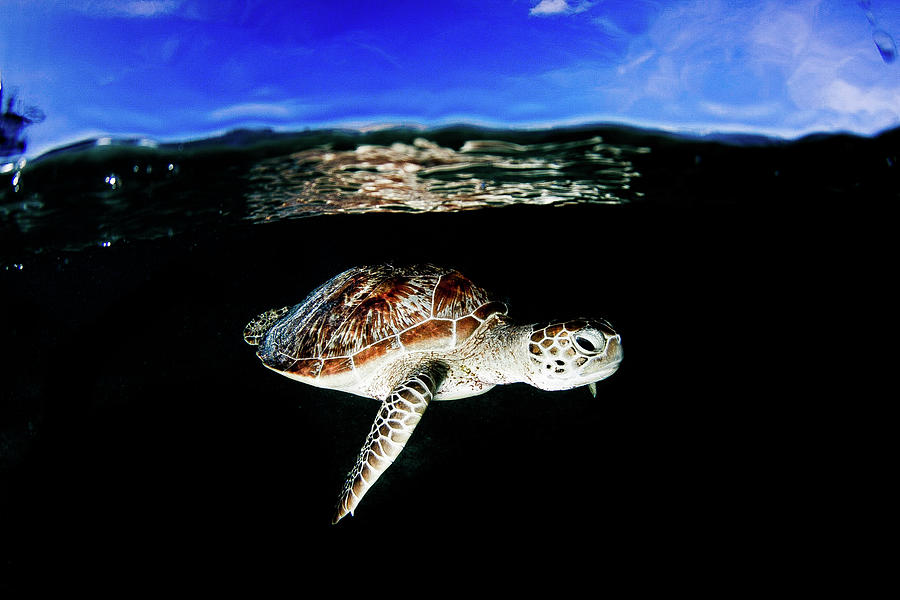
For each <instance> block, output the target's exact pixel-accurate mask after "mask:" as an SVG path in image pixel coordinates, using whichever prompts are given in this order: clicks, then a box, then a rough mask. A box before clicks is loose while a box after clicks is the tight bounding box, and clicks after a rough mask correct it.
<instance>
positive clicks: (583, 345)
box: [574, 331, 603, 354]
mask: <svg viewBox="0 0 900 600" xmlns="http://www.w3.org/2000/svg"><path fill="white" fill-rule="evenodd" d="M574 340H575V346H576V347H577V348H578V349H579V350H581V351H582V352H584V353H585V354H598V353H599V352H600V350H602V349H603V338H602V337H600V334H598V333H593V332H588V331H583V332H581V333H579V334H577V335H576V336H575V338H574Z"/></svg>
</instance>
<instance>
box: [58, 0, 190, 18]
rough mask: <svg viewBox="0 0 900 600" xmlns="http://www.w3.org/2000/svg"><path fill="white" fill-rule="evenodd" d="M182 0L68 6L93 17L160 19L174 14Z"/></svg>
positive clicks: (87, 0)
mask: <svg viewBox="0 0 900 600" xmlns="http://www.w3.org/2000/svg"><path fill="white" fill-rule="evenodd" d="M182 3H183V0H126V1H124V2H123V1H119V0H81V1H79V2H74V3H71V4H69V5H68V7H69V8H73V9H74V10H77V11H79V12H83V13H86V14H89V15H91V16H93V17H130V18H150V17H160V16H163V15H167V14H171V13H173V12H175V11H176V10H177V9H178V8H179V7H180V6H181V4H182Z"/></svg>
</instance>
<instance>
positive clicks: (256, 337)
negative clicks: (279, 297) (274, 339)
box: [244, 306, 291, 346]
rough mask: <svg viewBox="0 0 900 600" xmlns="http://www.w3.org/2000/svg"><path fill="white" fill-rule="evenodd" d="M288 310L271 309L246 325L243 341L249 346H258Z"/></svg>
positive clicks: (286, 308) (284, 308) (287, 307)
mask: <svg viewBox="0 0 900 600" xmlns="http://www.w3.org/2000/svg"><path fill="white" fill-rule="evenodd" d="M289 310H291V307H290V306H285V307H283V308H273V309H272V310H267V311H266V312H264V313H262V314H261V315H259V316H258V317H256V318H255V319H253V320H252V321H250V322H249V323H247V326H246V327H244V341H245V342H247V343H248V344H250V345H251V346H258V345H259V341H260V340H261V339H262V338H263V336H264V335H266V333H267V332H268V331H269V330H270V329H271V328H272V325H274V324H275V323H276V322H277V321H278V319H280V318H281V317H283V316H284V315H286V314H287V312H288V311H289Z"/></svg>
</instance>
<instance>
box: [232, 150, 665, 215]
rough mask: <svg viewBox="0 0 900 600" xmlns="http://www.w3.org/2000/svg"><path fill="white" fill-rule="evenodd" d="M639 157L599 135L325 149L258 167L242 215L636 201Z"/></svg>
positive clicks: (298, 153) (300, 153) (250, 177)
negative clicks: (561, 139)
mask: <svg viewBox="0 0 900 600" xmlns="http://www.w3.org/2000/svg"><path fill="white" fill-rule="evenodd" d="M646 152H649V148H646V147H627V146H617V145H611V144H604V143H603V139H602V138H600V137H591V138H588V139H585V140H577V141H570V142H562V143H544V144H530V145H521V144H517V143H513V142H507V141H502V140H468V141H466V142H464V143H463V144H462V145H461V147H460V148H459V149H458V150H456V149H454V148H449V147H445V146H441V145H440V144H438V143H435V142H433V141H431V140H428V139H426V138H424V137H417V138H416V139H414V140H413V141H412V142H411V143H401V142H395V143H393V144H390V145H371V144H361V145H359V146H357V147H356V148H353V149H350V150H334V149H332V148H331V147H329V146H324V147H318V148H313V149H309V150H303V151H300V152H295V153H292V154H289V155H287V156H279V157H275V158H272V159H268V160H264V161H261V162H260V163H259V164H257V165H255V166H254V167H253V169H252V170H251V172H250V175H249V179H250V191H249V193H248V218H250V219H251V220H255V221H256V220H258V221H268V220H271V219H281V218H290V217H301V216H311V215H318V214H329V213H361V212H392V211H399V212H436V211H459V210H467V209H476V208H484V207H489V206H506V205H510V204H567V203H612V204H614V203H621V202H628V201H630V200H633V199H634V198H636V197H639V196H640V192H637V191H635V190H634V189H633V187H632V185H631V181H632V179H634V178H635V177H638V176H639V173H638V172H637V170H636V169H635V168H634V166H633V164H632V162H631V160H630V157H631V156H633V155H635V154H639V153H646Z"/></svg>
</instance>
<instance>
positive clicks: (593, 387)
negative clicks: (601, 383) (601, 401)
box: [588, 383, 597, 398]
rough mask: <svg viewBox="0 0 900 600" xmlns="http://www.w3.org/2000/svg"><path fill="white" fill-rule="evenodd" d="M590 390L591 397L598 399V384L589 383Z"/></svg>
mask: <svg viewBox="0 0 900 600" xmlns="http://www.w3.org/2000/svg"><path fill="white" fill-rule="evenodd" d="M588 389H589V390H591V396H593V397H594V398H596V397H597V384H596V383H589V384H588Z"/></svg>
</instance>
